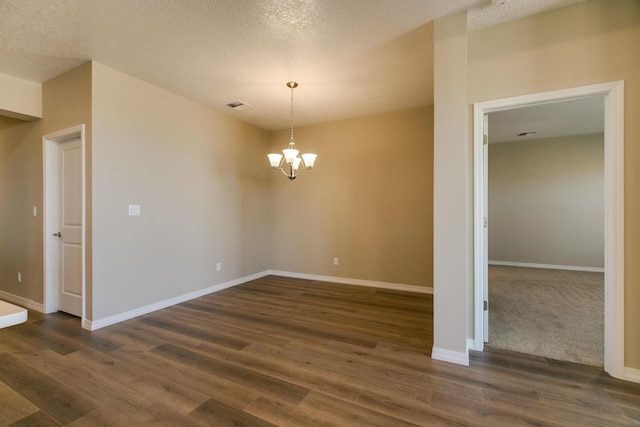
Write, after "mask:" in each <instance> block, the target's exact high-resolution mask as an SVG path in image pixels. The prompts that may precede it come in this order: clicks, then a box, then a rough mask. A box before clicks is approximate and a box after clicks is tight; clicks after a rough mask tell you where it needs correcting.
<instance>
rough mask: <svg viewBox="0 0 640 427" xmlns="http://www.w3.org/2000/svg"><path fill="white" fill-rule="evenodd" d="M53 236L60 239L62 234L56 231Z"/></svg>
mask: <svg viewBox="0 0 640 427" xmlns="http://www.w3.org/2000/svg"><path fill="white" fill-rule="evenodd" d="M53 235H54V236H55V237H62V233H60V232H59V231H58V232H57V233H53Z"/></svg>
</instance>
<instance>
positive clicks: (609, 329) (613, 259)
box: [470, 81, 624, 378]
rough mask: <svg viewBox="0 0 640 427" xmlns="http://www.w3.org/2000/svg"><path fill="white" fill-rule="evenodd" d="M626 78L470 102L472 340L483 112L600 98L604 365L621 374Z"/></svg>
mask: <svg viewBox="0 0 640 427" xmlns="http://www.w3.org/2000/svg"><path fill="white" fill-rule="evenodd" d="M623 94H624V83H623V82H622V81H619V82H612V83H604V84H599V85H592V86H583V87H578V88H573V89H565V90H560V91H553V92H545V93H539V94H533V95H526V96H520V97H513V98H506V99H500V100H495V101H486V102H480V103H476V104H474V190H475V191H474V193H475V194H474V311H475V314H474V339H473V342H472V343H471V345H470V347H471V348H472V349H474V350H479V351H481V350H483V348H484V342H485V335H487V334H488V311H487V309H490V303H489V304H487V303H486V301H488V232H487V224H488V222H489V219H488V210H487V208H488V198H487V192H486V188H487V162H486V159H487V153H486V151H487V144H486V142H488V141H487V138H486V130H487V126H488V125H487V114H489V113H491V112H498V111H506V110H510V109H515V108H522V107H524V106H535V105H542V104H548V103H556V102H560V101H567V100H576V99H581V98H587V97H593V96H602V97H603V98H604V193H605V196H604V205H605V206H604V238H605V250H604V271H605V279H604V282H605V283H604V290H605V291H604V294H605V295H604V370H605V371H606V372H608V373H609V374H610V375H612V376H614V377H616V378H623V377H624V135H623V132H624V121H623V120H624V119H623V117H624V104H623V102H624V98H623V97H624V95H623Z"/></svg>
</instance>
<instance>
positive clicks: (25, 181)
mask: <svg viewBox="0 0 640 427" xmlns="http://www.w3.org/2000/svg"><path fill="white" fill-rule="evenodd" d="M42 113H43V114H42V115H43V119H42V120H39V121H35V122H22V121H20V120H16V119H10V118H0V290H2V291H5V292H8V293H11V294H13V295H16V296H18V297H22V298H26V299H29V300H31V301H34V302H36V303H42V302H43V283H44V282H43V249H42V237H43V236H42V219H43V217H42V214H43V206H42V200H43V194H42V136H43V135H45V134H48V133H51V132H55V131H59V130H62V129H65V128H68V127H71V126H75V125H78V124H82V123H85V124H87V141H88V144H89V145H90V140H91V138H90V135H91V126H90V122H91V68H90V66H89V64H85V65H83V66H81V67H78V68H76V69H74V70H72V71H70V72H68V73H65V74H63V75H61V76H59V77H56V78H55V79H52V80H50V81H48V82H46V83H44V84H43V85H42ZM89 173H90V170H89ZM34 206H35V207H36V208H37V215H38V216H37V217H33V215H32V209H33V207H34ZM89 213H90V212H89ZM88 237H89V238H90V233H89V235H88ZM89 243H90V240H89ZM89 253H90V252H89ZM88 268H90V259H89V262H88ZM18 271H20V272H22V284H17V280H16V279H17V272H18Z"/></svg>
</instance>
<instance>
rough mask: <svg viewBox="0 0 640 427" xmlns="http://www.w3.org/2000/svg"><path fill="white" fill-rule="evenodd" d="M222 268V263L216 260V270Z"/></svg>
mask: <svg viewBox="0 0 640 427" xmlns="http://www.w3.org/2000/svg"><path fill="white" fill-rule="evenodd" d="M220 270H222V263H221V262H217V263H216V271H220Z"/></svg>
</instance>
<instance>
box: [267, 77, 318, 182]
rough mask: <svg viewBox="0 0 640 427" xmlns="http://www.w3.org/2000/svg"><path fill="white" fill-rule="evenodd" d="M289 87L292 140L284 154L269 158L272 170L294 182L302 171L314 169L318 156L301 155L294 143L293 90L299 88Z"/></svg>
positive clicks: (291, 83) (272, 154)
mask: <svg viewBox="0 0 640 427" xmlns="http://www.w3.org/2000/svg"><path fill="white" fill-rule="evenodd" d="M287 87H288V88H290V89H291V140H290V141H289V147H287V148H285V149H284V150H282V154H279V153H271V154H267V157H268V158H269V163H270V164H271V167H272V168H274V169H279V170H280V171H281V172H282V173H283V174H284V176H286V177H287V178H289V179H290V180H294V179H296V177H297V176H298V175H300V174H301V173H302V171H304V170H306V169H311V168H313V165H314V164H315V162H316V157H318V156H317V155H315V154H313V153H304V154H302V155H301V154H300V151H299V150H298V149H296V143H295V142H293V89H295V88H297V87H298V83H296V82H288V83H287Z"/></svg>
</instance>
